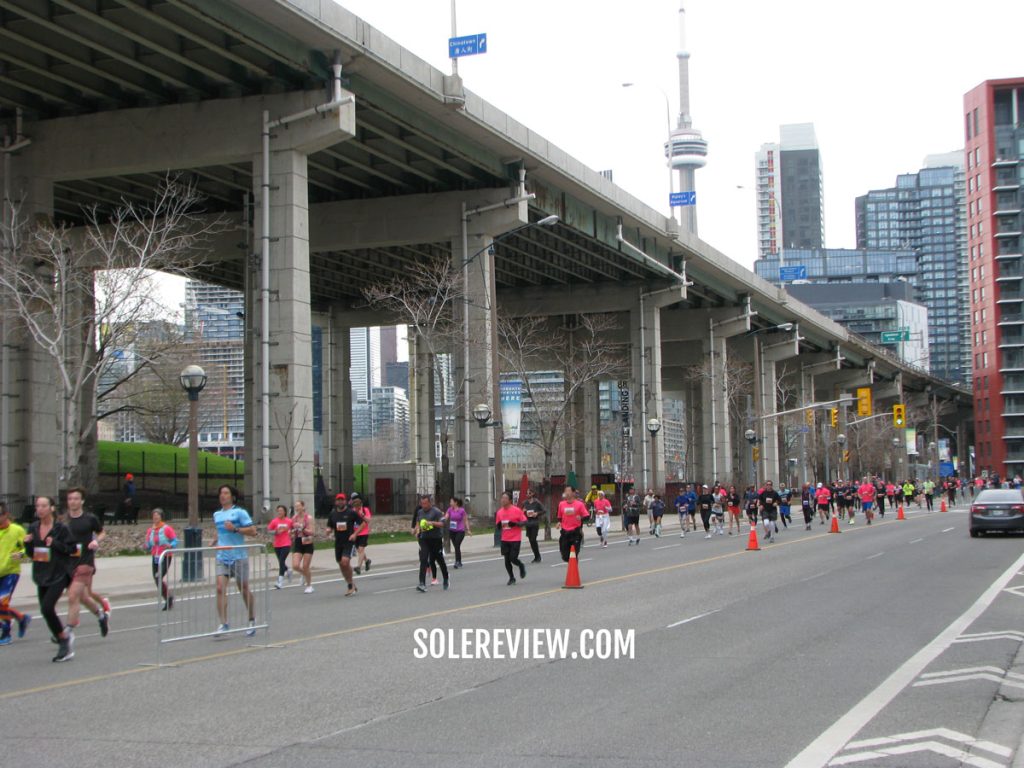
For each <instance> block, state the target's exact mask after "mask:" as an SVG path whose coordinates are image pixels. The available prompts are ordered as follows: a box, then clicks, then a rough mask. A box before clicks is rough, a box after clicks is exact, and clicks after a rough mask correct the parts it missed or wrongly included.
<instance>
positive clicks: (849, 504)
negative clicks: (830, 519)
mask: <svg viewBox="0 0 1024 768" xmlns="http://www.w3.org/2000/svg"><path fill="white" fill-rule="evenodd" d="M843 506H845V507H846V514H847V516H848V518H849V522H850V525H853V523H854V519H855V516H856V514H857V486H856V485H854V482H853V479H852V478H851V479H850V480H849V481H848V482H847V483H846V484H845V485H844V486H843Z"/></svg>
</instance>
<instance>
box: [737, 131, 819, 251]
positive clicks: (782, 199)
mask: <svg viewBox="0 0 1024 768" xmlns="http://www.w3.org/2000/svg"><path fill="white" fill-rule="evenodd" d="M754 176H755V178H754V184H755V189H756V193H757V253H758V256H759V257H760V258H767V257H768V256H771V255H773V254H776V255H777V254H778V253H779V252H780V251H781V250H782V249H784V248H823V247H824V245H825V194H824V186H823V182H822V167H821V152H820V150H819V149H818V139H817V137H816V136H815V133H814V124H813V123H797V124H793V125H782V126H779V142H778V143H777V144H774V143H771V144H763V145H762V146H761V149H760V150H759V151H758V152H757V155H756V158H755V162H754Z"/></svg>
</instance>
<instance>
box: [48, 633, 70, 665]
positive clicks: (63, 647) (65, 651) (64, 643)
mask: <svg viewBox="0 0 1024 768" xmlns="http://www.w3.org/2000/svg"><path fill="white" fill-rule="evenodd" d="M73 637H74V636H73V635H71V636H69V637H68V639H67V640H58V641H57V646H58V648H57V655H56V656H54V657H53V660H54V661H55V662H61V661H71V660H72V659H73V658H75V651H74V649H73V648H72V642H71V641H72V639H73Z"/></svg>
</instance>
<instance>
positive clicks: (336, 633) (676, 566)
mask: <svg viewBox="0 0 1024 768" xmlns="http://www.w3.org/2000/svg"><path fill="white" fill-rule="evenodd" d="M916 519H924V518H923V517H921V518H918V516H916V515H915V517H913V518H907V519H906V520H902V521H897V520H884V521H880V522H876V523H875V525H876V526H883V525H893V524H895V523H897V522H910V521H911V520H916ZM867 528H868V526H866V525H865V526H862V527H860V528H847V529H845V530H844V531H843V533H859V532H861V531H865V530H867ZM830 535H832V534H829V533H817V534H813V535H811V536H805V537H804V538H802V539H795V540H793V541H783V542H779V543H777V544H772V546H771V549H778V548H779V547H784V546H791V545H794V544H802V543H805V542H808V541H817V540H818V539H824V538H828V537H829V536H830ZM741 540H742V538H741ZM768 551H771V550H768ZM746 552H747V550H746V549H740V550H736V551H734V552H726V553H725V554H721V555H714V556H712V557H706V558H703V559H701V560H691V561H688V562H685V563H673V564H672V565H665V566H661V567H659V568H649V569H647V570H644V571H635V572H633V573H624V574H620V575H618V576H607V577H605V578H603V579H596V580H595V581H591V582H588V583H587V585H586V586H591V587H596V586H601V585H602V584H614V583H616V582H619V581H627V580H629V579H635V578H637V577H640V576H653V575H654V574H658V573H668V572H670V571H678V570H681V569H683V568H692V567H693V566H696V565H707V564H708V563H714V562H717V561H719V560H726V559H729V558H733V557H739V556H741V555H744V554H746ZM559 594H569V593H568V592H563V591H562V589H561V588H557V589H546V590H543V591H542V592H531V593H529V594H526V595H517V596H515V597H504V598H502V599H500V600H490V601H488V602H484V603H474V604H473V605H464V606H460V607H455V608H445V609H443V610H440V611H431V612H430V613H421V614H417V615H416V616H406V617H402V618H397V619H389V620H387V621H379V622H376V623H374V624H363V625H361V626H358V627H349V628H348V629H337V630H333V631H331V632H321V633H319V634H316V635H307V636H306V637H296V638H292V639H291V640H282V641H280V642H275V643H274V645H275V646H291V645H298V644H299V643H307V642H311V641H314V640H326V639H329V638H332V637H342V636H344V635H352V634H356V633H358V632H368V631H370V630H372V629H381V628H383V627H393V626H396V625H398V624H408V623H409V622H411V621H425V620H427V619H436V618H438V617H441V616H450V615H452V614H455V613H463V612H468V611H476V610H479V609H482V608H493V607H495V606H498V605H509V604H511V603H518V602H521V601H523V600H533V599H535V598H538V597H547V596H549V595H559ZM259 650H263V649H262V648H258V647H246V648H235V649H232V650H230V651H220V652H218V653H209V654H205V655H203V656H192V657H190V658H186V659H182V660H180V661H175V662H173V664H174V666H185V665H187V664H198V663H200V662H204V661H215V660H217V659H226V658H229V657H231V656H238V655H241V654H244V653H252V652H253V651H259ZM155 669H159V667H136V668H133V669H123V670H120V671H118V672H108V673H106V674H102V675H93V676H91V677H80V678H76V679H74V680H64V681H62V682H59V683H50V684H48V685H40V686H37V687H35V688H23V689H21V690H18V691H8V692H7V693H0V701H6V700H8V699H14V698H18V697H21V696H28V695H30V694H34V693H47V692H49V691H59V690H61V689H64V688H72V687H75V686H79V685H87V684H89V683H97V682H103V681H106V680H115V679H117V678H119V677H126V676H128V675H136V674H140V673H143V672H152V671H153V670H155Z"/></svg>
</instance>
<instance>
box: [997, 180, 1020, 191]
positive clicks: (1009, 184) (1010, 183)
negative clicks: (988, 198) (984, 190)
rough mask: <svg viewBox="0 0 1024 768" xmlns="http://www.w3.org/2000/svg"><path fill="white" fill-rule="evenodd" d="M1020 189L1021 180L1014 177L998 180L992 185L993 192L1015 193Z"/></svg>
mask: <svg viewBox="0 0 1024 768" xmlns="http://www.w3.org/2000/svg"><path fill="white" fill-rule="evenodd" d="M1018 189H1020V179H1018V178H1016V177H1014V176H1005V177H1002V178H998V179H996V180H995V182H994V183H993V184H992V191H993V192H1014V191H1016V190H1018Z"/></svg>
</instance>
